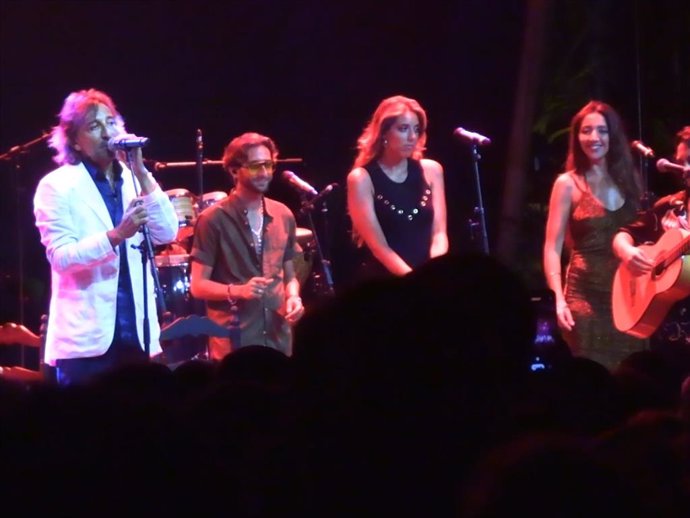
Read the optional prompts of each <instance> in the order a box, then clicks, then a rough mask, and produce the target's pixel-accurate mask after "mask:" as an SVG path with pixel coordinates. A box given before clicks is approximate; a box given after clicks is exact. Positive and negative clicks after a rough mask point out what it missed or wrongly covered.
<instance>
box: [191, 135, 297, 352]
mask: <svg viewBox="0 0 690 518" xmlns="http://www.w3.org/2000/svg"><path fill="white" fill-rule="evenodd" d="M277 156H278V149H277V148H276V145H275V143H274V142H273V140H271V139H270V138H269V137H265V136H263V135H259V134H258V133H244V134H242V135H240V136H239V137H236V138H234V139H233V140H231V141H230V143H229V144H228V145H227V146H226V148H225V153H224V155H223V167H224V168H225V170H226V171H227V172H228V173H229V174H230V177H231V179H232V181H233V183H234V188H233V190H232V191H231V192H230V194H229V196H228V197H227V198H225V199H224V200H222V201H221V202H219V203H216V204H215V205H212V206H211V207H209V208H208V209H206V210H204V211H203V212H202V213H201V214H200V215H199V218H198V220H197V223H196V226H195V230H194V243H193V245H192V252H191V254H190V255H191V257H192V270H191V283H190V291H191V293H192V295H193V296H194V297H196V298H198V299H203V300H205V301H206V312H207V315H208V316H209V318H211V320H213V321H214V322H216V323H218V324H220V325H223V326H229V325H230V323H231V320H232V317H233V313H234V312H235V311H236V312H237V314H238V316H239V323H240V336H239V338H238V339H233V340H231V339H229V338H227V339H226V338H215V337H211V338H210V339H209V352H210V356H211V359H213V360H220V359H222V358H223V357H225V356H226V355H227V354H228V353H230V352H232V351H234V350H237V349H238V348H240V347H245V346H248V345H263V346H267V347H272V348H274V349H277V350H279V351H281V352H283V353H284V354H286V355H290V354H291V353H292V334H291V328H290V326H291V325H292V324H294V323H295V322H297V320H298V319H299V318H300V317H301V316H302V315H303V313H304V306H303V305H302V299H300V296H299V290H300V286H299V281H298V280H297V278H296V276H295V267H294V264H293V258H294V257H295V256H296V255H297V254H299V253H300V252H301V249H300V247H299V244H298V243H297V239H296V227H297V225H296V222H295V217H294V215H293V214H292V212H291V211H290V209H289V208H288V207H286V206H285V205H284V204H282V203H280V202H278V201H275V200H272V199H270V198H267V197H266V196H265V193H266V191H267V190H268V188H269V185H270V184H271V180H272V179H273V172H274V170H275V164H276V159H277ZM231 341H232V342H235V343H231Z"/></svg>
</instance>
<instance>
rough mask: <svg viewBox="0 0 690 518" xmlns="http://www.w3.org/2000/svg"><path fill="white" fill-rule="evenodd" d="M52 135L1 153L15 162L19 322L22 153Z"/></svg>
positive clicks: (21, 308)
mask: <svg viewBox="0 0 690 518" xmlns="http://www.w3.org/2000/svg"><path fill="white" fill-rule="evenodd" d="M49 137H50V133H47V132H46V133H43V135H41V136H40V137H38V138H35V139H33V140H30V141H29V142H25V143H24V144H19V145H17V146H13V147H12V148H10V150H9V151H7V152H5V153H3V154H2V155H0V161H3V160H7V161H12V162H13V163H14V168H13V171H14V186H15V190H16V196H15V203H16V206H15V211H16V222H15V223H16V239H17V246H16V249H17V277H18V279H17V281H18V283H19V286H18V288H19V289H18V291H19V293H18V297H19V301H18V302H19V304H18V308H19V323H20V324H22V325H23V324H24V323H25V322H24V318H25V315H24V262H25V261H24V236H23V234H22V225H21V219H22V218H21V216H20V212H21V209H22V207H23V204H22V197H23V194H24V192H23V191H24V189H23V187H22V186H21V178H22V174H21V170H22V164H21V157H22V155H24V154H26V153H27V152H28V151H29V149H30V148H32V147H33V146H35V145H36V144H39V143H40V142H43V141H45V140H47V139H48V138H49ZM23 356H24V350H23V348H22V365H24V358H23Z"/></svg>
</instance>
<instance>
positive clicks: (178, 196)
mask: <svg viewBox="0 0 690 518" xmlns="http://www.w3.org/2000/svg"><path fill="white" fill-rule="evenodd" d="M165 194H167V195H168V198H170V202H171V203H172V205H173V208H174V209H175V214H177V227H178V230H177V241H178V242H179V243H182V242H183V241H184V240H185V239H187V238H188V237H191V235H192V234H193V233H194V223H196V214H197V213H196V206H195V200H196V196H194V195H193V194H192V193H191V192H189V191H188V190H187V189H170V190H169V191H165Z"/></svg>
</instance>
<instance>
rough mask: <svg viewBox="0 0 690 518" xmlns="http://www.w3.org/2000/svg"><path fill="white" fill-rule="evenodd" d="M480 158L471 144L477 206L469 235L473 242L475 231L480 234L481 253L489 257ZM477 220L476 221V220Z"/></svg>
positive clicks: (477, 149) (471, 220)
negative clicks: (480, 176)
mask: <svg viewBox="0 0 690 518" xmlns="http://www.w3.org/2000/svg"><path fill="white" fill-rule="evenodd" d="M481 158H482V156H481V155H480V154H479V145H478V144H477V143H476V142H475V143H473V144H472V163H473V166H474V183H475V185H476V188H477V206H476V207H475V208H474V217H473V218H470V220H469V224H470V234H471V237H472V239H473V240H474V239H475V237H476V234H477V231H479V232H480V233H481V239H482V251H483V252H484V253H485V254H486V255H489V236H488V235H487V232H486V216H485V211H484V201H483V199H482V184H481V180H480V178H479V161H480V160H481ZM477 218H478V219H477Z"/></svg>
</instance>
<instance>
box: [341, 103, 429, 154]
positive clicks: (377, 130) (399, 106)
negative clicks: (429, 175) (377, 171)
mask: <svg viewBox="0 0 690 518" xmlns="http://www.w3.org/2000/svg"><path fill="white" fill-rule="evenodd" d="M408 111H409V112H412V113H414V114H415V115H417V118H418V119H419V140H418V141H417V146H416V148H415V150H414V152H413V153H412V158H414V159H415V160H419V159H421V158H422V157H423V155H424V149H425V147H424V146H425V144H426V129H427V116H426V112H425V111H424V109H423V108H422V107H421V106H420V104H419V103H418V102H417V101H415V100H414V99H410V98H409V97H404V96H402V95H394V96H393V97H388V98H386V99H384V100H383V101H381V103H380V104H379V105H378V107H377V108H376V111H374V115H372V117H371V120H370V121H369V123H368V124H367V126H366V127H365V128H364V131H363V132H362V134H361V135H360V136H359V138H358V139H357V149H358V150H359V153H358V154H357V158H355V163H354V167H362V166H365V165H366V164H368V163H369V162H371V161H372V160H376V159H377V158H378V157H380V156H381V154H382V153H383V136H384V135H385V134H386V132H387V131H388V130H389V129H390V128H391V126H393V123H395V121H396V119H397V118H398V117H399V116H400V115H403V114H404V113H405V112H408Z"/></svg>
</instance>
